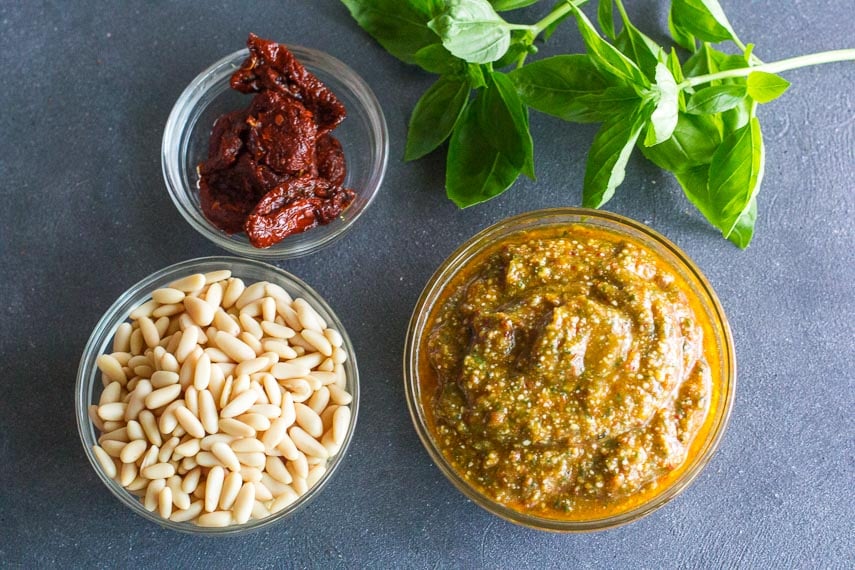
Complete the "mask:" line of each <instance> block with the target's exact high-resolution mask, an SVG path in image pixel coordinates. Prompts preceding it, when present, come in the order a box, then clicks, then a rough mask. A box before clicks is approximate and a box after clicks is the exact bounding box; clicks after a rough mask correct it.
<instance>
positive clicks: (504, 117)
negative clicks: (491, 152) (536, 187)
mask: <svg viewBox="0 0 855 570" xmlns="http://www.w3.org/2000/svg"><path fill="white" fill-rule="evenodd" d="M479 99H480V102H481V104H480V105H479V114H478V118H479V120H480V121H481V130H482V131H483V132H484V133H487V136H488V137H489V140H490V143H491V144H492V145H493V146H494V147H495V148H496V149H497V150H498V151H499V152H501V153H502V154H503V155H504V156H505V157H506V158H507V159H508V160H509V161H510V163H511V164H512V165H513V166H514V167H516V168H519V169H520V170H521V171H522V172H523V174H525V175H526V176H528V177H529V178H531V179H534V143H533V142H532V140H531V133H530V132H529V126H528V110H527V108H526V107H525V105H524V104H523V102H522V100H521V99H520V97H519V95H518V94H517V92H516V89H514V84H513V83H512V82H511V80H510V79H509V78H508V76H507V75H505V74H504V73H501V72H498V71H496V72H493V73H491V74H490V77H489V79H488V81H487V88H486V89H485V90H484V92H483V93H482V94H481V96H480V98H479Z"/></svg>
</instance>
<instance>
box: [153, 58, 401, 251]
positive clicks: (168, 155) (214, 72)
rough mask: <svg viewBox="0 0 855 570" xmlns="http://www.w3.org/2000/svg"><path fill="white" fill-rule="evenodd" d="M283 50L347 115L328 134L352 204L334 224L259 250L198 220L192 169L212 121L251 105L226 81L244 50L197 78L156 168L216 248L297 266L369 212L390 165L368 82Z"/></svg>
mask: <svg viewBox="0 0 855 570" xmlns="http://www.w3.org/2000/svg"><path fill="white" fill-rule="evenodd" d="M288 49H289V50H291V52H292V53H293V54H294V56H295V57H296V58H297V59H298V60H299V61H300V62H301V63H302V64H303V65H304V66H305V67H306V69H308V70H309V71H311V72H312V73H314V74H315V75H316V76H317V77H318V79H320V80H321V81H322V82H324V84H326V85H327V87H329V88H330V90H332V92H333V93H335V95H336V96H337V97H338V98H339V100H340V101H341V102H342V103H343V104H344V106H345V108H346V109H347V118H345V120H344V121H343V122H342V123H341V125H339V127H338V128H337V129H335V130H334V131H333V132H332V134H333V136H335V137H336V138H337V139H338V140H339V141H340V142H341V146H342V149H343V150H344V156H345V159H346V160H347V178H346V179H345V182H344V186H346V187H348V188H352V189H353V190H354V191H355V192H356V198H355V199H354V201H353V203H352V204H351V205H350V206H348V208H347V210H345V211H344V213H343V214H342V215H341V216H340V217H339V218H338V219H336V220H334V221H332V222H330V223H329V224H326V225H320V226H318V227H316V228H312V229H311V230H309V231H307V232H304V233H301V234H296V235H293V236H289V237H287V238H285V239H284V240H282V241H281V242H279V243H277V244H275V245H273V246H271V247H269V248H267V249H258V248H255V247H253V246H252V244H250V243H249V239H247V237H246V235H244V234H243V233H238V234H233V235H228V234H227V233H225V232H223V231H222V230H220V229H219V228H217V227H216V226H214V225H213V224H212V223H211V222H209V221H208V219H207V218H206V217H205V215H204V214H203V213H202V209H201V207H200V205H199V173H198V170H197V167H198V165H199V163H201V162H202V161H204V160H205V159H206V158H207V157H208V139H209V137H210V134H211V129H212V128H213V126H214V123H215V122H216V120H217V118H219V117H220V115H222V114H224V113H228V112H231V111H235V110H238V109H244V108H246V107H247V106H248V105H249V102H250V100H251V99H252V96H251V95H246V94H243V93H240V92H238V91H235V90H234V89H231V88H230V87H229V78H230V77H231V75H232V73H233V72H234V71H235V70H236V69H238V68H239V67H240V66H241V64H242V63H243V61H244V60H245V59H246V57H247V56H248V55H249V50H247V49H242V50H240V51H236V52H235V53H233V54H231V55H228V56H226V57H224V58H223V59H221V60H220V61H218V62H216V63H215V64H214V65H212V66H211V67H209V68H208V69H206V70H205V71H203V72H202V73H200V74H199V75H198V76H197V77H196V79H194V80H193V81H192V82H191V83H190V85H189V86H188V87H187V88H186V89H185V90H184V92H183V93H182V94H181V96H180V97H179V98H178V101H176V102H175V106H174V107H173V108H172V112H171V113H170V115H169V119H168V120H167V122H166V128H165V129H164V131H163V145H162V148H161V166H162V168H163V178H164V180H165V182H166V188H167V189H168V191H169V196H170V197H171V198H172V201H173V202H174V203H175V207H176V208H178V211H179V212H180V213H181V215H182V216H184V219H185V220H187V222H189V223H190V225H191V226H193V228H195V229H196V231H198V232H199V233H201V234H202V235H204V236H205V237H206V238H208V239H209V240H211V241H213V242H214V243H215V244H217V245H218V246H220V247H221V248H223V249H226V250H228V251H230V252H232V253H234V254H237V255H241V256H244V257H252V258H256V259H271V260H272V259H286V258H294V257H300V256H303V255H307V254H309V253H312V252H315V251H317V250H318V249H320V248H322V247H324V246H327V245H329V244H331V243H333V242H334V241H336V240H337V239H339V238H341V237H342V236H343V235H344V233H345V232H346V231H347V230H348V229H349V228H350V227H351V226H352V225H353V223H354V222H355V221H356V220H357V219H358V218H359V216H361V215H362V213H363V212H364V211H365V210H366V209H367V208H368V206H369V204H371V202H372V201H373V200H374V197H375V196H376V195H377V191H378V190H379V189H380V185H381V184H382V182H383V176H384V175H385V173H386V164H387V162H388V158H389V135H388V132H387V129H386V119H385V118H384V117H383V111H382V110H381V109H380V103H379V102H378V101H377V98H376V97H375V96H374V93H373V92H372V91H371V89H370V88H369V87H368V85H367V84H366V83H365V81H363V80H362V78H361V77H359V76H358V75H357V74H356V73H355V72H354V71H353V70H352V69H351V68H349V67H348V66H346V65H345V64H344V63H342V62H341V61H339V60H337V59H336V58H334V57H332V56H330V55H327V54H325V53H323V52H320V51H317V50H313V49H309V48H305V47H300V46H288Z"/></svg>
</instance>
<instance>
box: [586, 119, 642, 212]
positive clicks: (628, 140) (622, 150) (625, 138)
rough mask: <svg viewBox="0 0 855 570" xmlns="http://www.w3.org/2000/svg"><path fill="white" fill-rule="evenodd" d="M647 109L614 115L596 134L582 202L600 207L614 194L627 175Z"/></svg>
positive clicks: (587, 168)
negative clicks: (627, 165) (627, 166)
mask: <svg viewBox="0 0 855 570" xmlns="http://www.w3.org/2000/svg"><path fill="white" fill-rule="evenodd" d="M644 114H645V113H644V111H643V109H641V108H636V109H635V110H634V111H633V112H632V113H630V114H629V115H626V114H620V115H617V114H616V115H612V116H611V117H610V118H609V120H608V121H606V122H604V123H603V125H602V126H601V127H600V130H599V131H598V132H597V135H596V136H595V137H594V143H593V144H592V145H591V150H590V151H588V162H587V164H586V166H585V182H584V186H583V189H582V205H583V206H585V207H587V208H599V207H601V206H603V204H605V203H606V202H608V201H609V200H611V198H612V196H614V193H615V189H616V188H617V187H618V186H620V184H621V182H623V179H624V177H625V176H626V163H627V162H628V161H629V157H630V155H631V154H632V149H633V147H634V146H635V142H636V141H637V140H638V137H639V135H640V134H641V128H642V127H643V126H644Z"/></svg>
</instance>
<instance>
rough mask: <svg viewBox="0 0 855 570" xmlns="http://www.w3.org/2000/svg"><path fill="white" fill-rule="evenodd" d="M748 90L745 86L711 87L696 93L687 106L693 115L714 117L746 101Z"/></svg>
mask: <svg viewBox="0 0 855 570" xmlns="http://www.w3.org/2000/svg"><path fill="white" fill-rule="evenodd" d="M747 94H748V89H747V88H746V86H745V85H744V84H733V85H711V86H709V87H705V88H703V89H701V90H700V91H697V92H695V94H694V95H692V96H691V97H690V98H689V102H688V103H687V104H686V112H687V113H690V114H693V115H713V114H715V113H721V112H723V111H728V110H730V109H733V108H734V107H736V106H737V105H739V104H740V103H742V102H743V101H744V100H745V96H746V95H747Z"/></svg>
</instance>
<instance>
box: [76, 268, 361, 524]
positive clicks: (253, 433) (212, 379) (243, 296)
mask: <svg viewBox="0 0 855 570" xmlns="http://www.w3.org/2000/svg"><path fill="white" fill-rule="evenodd" d="M75 406H76V415H77V427H78V431H79V433H80V438H81V441H82V442H83V447H84V450H85V453H86V456H87V458H88V459H89V462H90V463H91V464H92V467H93V468H94V469H95V471H96V472H97V474H98V476H99V477H100V479H101V480H102V481H103V482H104V484H105V485H106V486H107V488H108V489H110V491H111V492H112V493H113V495H115V496H116V497H117V498H118V499H119V500H120V501H121V502H122V503H124V504H125V505H127V506H128V507H130V508H131V509H132V510H133V511H135V512H136V513H138V514H140V515H141V516H143V517H145V518H146V519H149V520H151V521H154V522H156V523H158V524H160V525H161V526H163V527H166V528H169V529H173V530H179V531H184V532H191V533H201V534H235V533H241V532H245V531H248V530H255V529H259V528H262V527H265V526H267V525H269V524H272V523H274V522H276V521H279V520H281V519H283V518H285V517H288V516H289V515H292V514H294V513H295V512H297V511H298V510H300V509H301V508H302V507H305V506H306V505H307V504H308V503H310V502H311V501H312V500H313V499H314V498H315V497H317V495H318V494H319V493H320V492H321V491H322V490H323V488H324V487H325V486H326V484H327V483H328V481H329V480H330V478H331V476H332V475H333V473H334V472H335V471H336V470H337V468H338V466H339V465H340V463H341V460H342V458H343V457H344V455H345V453H346V451H347V448H348V445H349V444H350V441H351V438H352V436H353V431H354V426H355V425H356V417H357V410H358V407H359V373H358V370H357V365H356V359H355V356H354V353H353V345H352V344H351V342H350V339H349V338H348V336H347V333H346V332H345V330H344V328H343V327H342V325H341V322H340V321H339V320H338V318H337V317H336V315H335V314H334V313H333V311H332V310H331V309H330V307H329V306H328V305H327V304H326V302H325V301H324V300H323V299H322V298H321V297H320V296H319V295H318V294H317V293H316V292H315V291H314V290H313V289H312V288H310V287H309V286H308V285H306V284H305V283H303V282H302V281H300V280H299V279H297V278H296V277H294V276H293V275H291V274H289V273H287V272H285V271H282V270H280V269H278V268H276V267H273V266H270V265H267V264H265V263H262V262H258V261H253V260H247V259H239V258H233V257H206V258H200V259H193V260H189V261H184V262H181V263H178V264H176V265H172V266H170V267H167V268H165V269H162V270H160V271H158V272H156V273H154V274H152V275H150V276H149V277H147V278H145V279H143V280H142V281H140V282H139V283H137V284H136V285H134V286H133V287H131V288H130V289H128V291H126V292H125V293H124V294H123V295H122V296H120V297H119V298H118V299H117V300H116V302H115V303H113V305H112V306H111V307H110V308H109V310H108V311H107V312H106V313H105V314H104V316H103V317H102V318H101V320H100V321H99V322H98V324H97V326H96V327H95V330H94V331H93V333H92V336H91V337H90V338H89V341H88V343H87V344H86V348H85V349H84V352H83V356H82V358H81V360H80V366H79V369H78V373H77V385H76V402H75Z"/></svg>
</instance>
